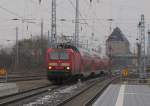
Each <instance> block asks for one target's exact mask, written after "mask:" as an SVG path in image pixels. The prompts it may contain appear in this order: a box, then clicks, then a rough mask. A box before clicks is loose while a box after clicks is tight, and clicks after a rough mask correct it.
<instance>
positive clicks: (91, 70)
mask: <svg viewBox="0 0 150 106" xmlns="http://www.w3.org/2000/svg"><path fill="white" fill-rule="evenodd" d="M45 58H46V59H45V60H46V69H47V78H48V80H49V81H52V82H62V81H64V80H66V79H69V78H74V77H75V78H79V77H88V76H92V75H97V74H106V73H107V72H108V67H109V58H102V57H100V56H99V54H98V53H96V52H94V51H89V50H85V49H82V48H76V47H75V46H72V45H68V44H67V45H66V44H60V45H58V46H57V47H56V48H47V50H46V56H45Z"/></svg>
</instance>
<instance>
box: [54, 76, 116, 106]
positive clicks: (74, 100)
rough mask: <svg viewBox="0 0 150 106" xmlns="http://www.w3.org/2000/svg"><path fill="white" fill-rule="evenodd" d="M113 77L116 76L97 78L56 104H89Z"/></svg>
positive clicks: (80, 105) (73, 105)
mask: <svg viewBox="0 0 150 106" xmlns="http://www.w3.org/2000/svg"><path fill="white" fill-rule="evenodd" d="M115 79H116V78H113V79H105V80H104V79H101V80H98V81H96V82H94V83H92V84H90V85H89V86H88V87H86V88H84V89H83V90H81V91H80V92H78V93H76V94H75V95H74V96H72V97H70V98H68V99H66V100H64V101H63V102H61V103H60V104H58V105H57V106H91V105H92V103H93V102H94V101H95V100H96V99H97V97H99V96H100V94H101V93H102V92H103V91H104V90H105V89H106V88H107V86H109V84H111V83H112V82H113V81H114V80H115Z"/></svg>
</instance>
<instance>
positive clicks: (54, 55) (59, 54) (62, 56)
mask: <svg viewBox="0 0 150 106" xmlns="http://www.w3.org/2000/svg"><path fill="white" fill-rule="evenodd" d="M49 59H50V60H58V59H59V60H68V59H69V54H68V53H67V52H65V51H54V52H51V53H50V57H49Z"/></svg>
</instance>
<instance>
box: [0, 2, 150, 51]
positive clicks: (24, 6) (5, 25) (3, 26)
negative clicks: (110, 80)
mask: <svg viewBox="0 0 150 106" xmlns="http://www.w3.org/2000/svg"><path fill="white" fill-rule="evenodd" d="M79 1H80V13H81V14H82V17H80V18H81V19H86V21H83V20H80V22H81V23H85V22H86V23H88V25H87V24H81V26H82V30H80V35H81V36H83V37H82V38H85V36H87V37H88V38H89V37H90V36H91V33H92V31H93V32H94V33H95V39H97V40H98V41H99V42H100V43H101V44H103V45H104V41H105V40H106V38H107V36H108V34H109V33H110V31H109V25H110V24H109V22H108V21H107V19H110V18H113V19H114V21H113V24H112V28H114V27H116V26H119V27H121V30H122V31H123V33H124V34H125V35H127V38H128V39H129V41H130V42H131V41H132V48H133V44H134V43H135V39H136V37H137V23H138V21H139V20H140V15H141V14H145V18H146V24H148V23H149V22H150V14H149V4H150V1H149V0H93V3H92V4H90V3H89V1H90V0H79ZM71 3H72V4H71ZM0 6H2V7H3V8H5V9H8V10H10V11H12V12H14V13H15V14H17V15H13V14H11V13H9V12H7V11H6V10H4V9H0V41H1V44H5V45H6V44H8V42H6V41H5V40H7V39H9V40H15V27H16V26H18V27H19V39H23V38H29V37H30V34H31V33H32V34H33V35H39V34H40V21H41V18H43V19H44V33H45V34H47V31H48V30H50V18H51V0H43V1H42V3H41V5H39V3H38V0H0ZM74 6H75V0H57V19H61V18H65V19H66V20H67V21H65V22H61V21H59V20H58V21H57V31H58V35H60V33H62V32H63V33H64V34H66V35H72V34H73V31H74V24H73V23H72V19H74V14H75V9H74ZM18 15H19V16H20V17H22V18H24V19H33V20H32V21H34V22H36V23H35V24H31V23H27V22H24V23H22V21H12V20H11V19H13V18H20V17H18ZM27 26H28V30H27ZM62 26H63V28H62ZM9 43H11V42H9Z"/></svg>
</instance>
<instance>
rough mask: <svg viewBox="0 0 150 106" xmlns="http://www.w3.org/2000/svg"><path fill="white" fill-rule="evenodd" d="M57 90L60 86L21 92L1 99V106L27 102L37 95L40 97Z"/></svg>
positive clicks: (48, 86)
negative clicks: (22, 101) (26, 100)
mask: <svg viewBox="0 0 150 106" xmlns="http://www.w3.org/2000/svg"><path fill="white" fill-rule="evenodd" d="M57 88H58V86H54V85H47V86H43V87H39V88H35V89H30V90H27V91H23V92H19V93H16V94H13V95H9V96H4V97H0V106H7V105H10V104H12V103H16V102H19V101H21V100H25V99H27V98H29V97H34V96H37V95H40V94H43V93H46V92H50V91H52V90H54V89H57Z"/></svg>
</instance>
